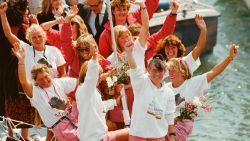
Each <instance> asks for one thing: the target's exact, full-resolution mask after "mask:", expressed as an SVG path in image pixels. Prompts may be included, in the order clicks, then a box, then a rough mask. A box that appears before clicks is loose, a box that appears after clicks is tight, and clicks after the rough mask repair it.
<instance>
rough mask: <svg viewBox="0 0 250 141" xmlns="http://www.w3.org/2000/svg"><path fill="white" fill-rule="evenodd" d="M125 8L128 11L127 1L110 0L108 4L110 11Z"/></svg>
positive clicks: (128, 4)
mask: <svg viewBox="0 0 250 141" xmlns="http://www.w3.org/2000/svg"><path fill="white" fill-rule="evenodd" d="M123 6H124V7H127V9H128V11H129V9H130V3H129V1H128V0H112V1H111V3H110V7H111V10H112V11H114V9H115V8H116V7H123Z"/></svg>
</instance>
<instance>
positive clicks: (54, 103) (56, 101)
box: [49, 97, 67, 110]
mask: <svg viewBox="0 0 250 141" xmlns="http://www.w3.org/2000/svg"><path fill="white" fill-rule="evenodd" d="M49 105H50V106H51V107H52V108H55V109H58V110H65V109H66V108H67V105H66V102H65V101H64V100H62V99H60V98H58V97H52V98H51V99H50V101H49Z"/></svg>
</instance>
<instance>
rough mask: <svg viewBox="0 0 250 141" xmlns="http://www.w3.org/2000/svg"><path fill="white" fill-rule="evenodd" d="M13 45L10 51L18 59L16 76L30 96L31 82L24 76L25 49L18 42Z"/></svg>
mask: <svg viewBox="0 0 250 141" xmlns="http://www.w3.org/2000/svg"><path fill="white" fill-rule="evenodd" d="M13 45H14V47H13V48H12V52H13V53H14V54H15V56H16V57H17V59H18V77H19V80H20V83H21V85H22V88H23V90H24V92H25V94H26V95H27V96H29V97H30V98H32V95H33V94H32V83H31V82H30V81H29V80H28V79H27V77H26V70H25V63H24V58H25V51H24V48H22V47H20V46H19V42H16V43H14V44H13Z"/></svg>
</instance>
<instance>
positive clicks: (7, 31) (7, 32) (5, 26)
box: [0, 2, 19, 44]
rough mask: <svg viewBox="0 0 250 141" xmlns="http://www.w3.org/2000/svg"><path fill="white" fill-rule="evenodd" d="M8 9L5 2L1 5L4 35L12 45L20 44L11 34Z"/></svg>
mask: <svg viewBox="0 0 250 141" xmlns="http://www.w3.org/2000/svg"><path fill="white" fill-rule="evenodd" d="M7 8H8V5H7V3H6V2H3V3H1V4H0V14H1V21H2V26H3V31H4V34H5V36H6V37H7V39H8V40H9V41H10V43H11V44H14V43H16V42H18V43H19V39H18V38H17V37H16V36H15V35H14V34H13V33H12V32H11V29H10V25H9V22H8V19H7V16H6V10H7Z"/></svg>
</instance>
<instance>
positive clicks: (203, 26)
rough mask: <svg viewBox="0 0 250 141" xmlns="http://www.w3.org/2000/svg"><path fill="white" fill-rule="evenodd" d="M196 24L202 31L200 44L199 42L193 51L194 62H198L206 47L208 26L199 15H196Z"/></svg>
mask: <svg viewBox="0 0 250 141" xmlns="http://www.w3.org/2000/svg"><path fill="white" fill-rule="evenodd" d="M195 22H196V25H197V26H198V27H199V29H200V36H199V39H198V42H197V44H196V46H195V48H194V49H193V52H192V56H193V58H194V60H197V59H198V58H199V56H200V55H201V53H202V51H203V49H204V48H205V45H206V36H207V26H206V23H205V21H204V20H203V18H202V16H201V15H199V14H196V15H195Z"/></svg>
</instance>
